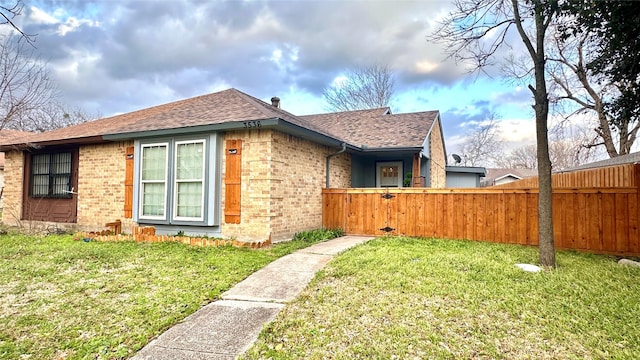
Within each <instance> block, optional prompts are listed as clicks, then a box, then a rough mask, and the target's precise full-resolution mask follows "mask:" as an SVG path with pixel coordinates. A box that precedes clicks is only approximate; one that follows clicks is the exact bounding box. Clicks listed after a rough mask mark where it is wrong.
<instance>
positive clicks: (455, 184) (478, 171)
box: [446, 166, 487, 188]
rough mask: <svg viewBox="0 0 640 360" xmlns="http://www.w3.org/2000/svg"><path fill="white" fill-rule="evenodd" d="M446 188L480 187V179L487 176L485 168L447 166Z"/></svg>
mask: <svg viewBox="0 0 640 360" xmlns="http://www.w3.org/2000/svg"><path fill="white" fill-rule="evenodd" d="M446 170H447V187H448V188H474V187H480V179H481V178H482V177H485V176H487V170H486V169H485V168H483V167H474V166H447V167H446Z"/></svg>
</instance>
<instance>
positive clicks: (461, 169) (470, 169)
mask: <svg viewBox="0 0 640 360" xmlns="http://www.w3.org/2000/svg"><path fill="white" fill-rule="evenodd" d="M444 169H445V171H447V172H455V173H468V174H480V175H481V176H482V177H486V176H487V169H486V168H484V167H476V166H452V165H447V166H445V167H444Z"/></svg>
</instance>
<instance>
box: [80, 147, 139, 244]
mask: <svg viewBox="0 0 640 360" xmlns="http://www.w3.org/2000/svg"><path fill="white" fill-rule="evenodd" d="M128 146H133V141H127V142H115V143H109V144H101V145H89V146H82V147H80V149H79V157H80V161H79V166H78V189H77V191H78V225H79V228H80V229H87V230H95V229H102V228H104V224H106V223H108V222H112V221H115V220H116V219H119V220H120V221H122V230H123V232H126V233H128V234H130V233H131V228H132V226H133V222H132V221H131V219H125V218H124V178H125V168H126V161H125V160H126V149H127V147H128Z"/></svg>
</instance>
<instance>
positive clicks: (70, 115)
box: [11, 102, 100, 132]
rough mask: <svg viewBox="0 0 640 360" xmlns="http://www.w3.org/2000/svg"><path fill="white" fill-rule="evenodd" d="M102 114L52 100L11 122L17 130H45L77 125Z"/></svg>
mask: <svg viewBox="0 0 640 360" xmlns="http://www.w3.org/2000/svg"><path fill="white" fill-rule="evenodd" d="M99 117H100V115H91V114H88V113H87V112H85V111H84V110H83V109H81V108H78V107H71V106H68V105H66V104H62V103H59V102H50V103H48V104H45V105H43V106H42V107H41V108H39V109H37V110H35V111H30V112H28V113H26V114H24V115H23V116H20V117H18V118H17V119H16V121H14V122H13V123H12V124H11V127H12V128H13V129H16V130H22V131H32V132H44V131H49V130H54V129H58V128H62V127H67V126H71V125H77V124H80V123H83V122H87V121H89V120H93V119H97V118H99Z"/></svg>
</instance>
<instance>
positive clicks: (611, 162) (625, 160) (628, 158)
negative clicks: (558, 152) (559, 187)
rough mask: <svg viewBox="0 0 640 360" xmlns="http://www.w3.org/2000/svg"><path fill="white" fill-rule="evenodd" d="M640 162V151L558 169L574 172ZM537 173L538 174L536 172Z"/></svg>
mask: <svg viewBox="0 0 640 360" xmlns="http://www.w3.org/2000/svg"><path fill="white" fill-rule="evenodd" d="M637 163H640V151H637V152H633V153H630V154H625V155H620V156H616V157H613V158H609V159H604V160H599V161H594V162H591V163H588V164H582V165H580V166H576V167H574V168H570V169H564V170H562V171H558V173H565V172H573V171H578V170H587V169H595V168H602V167H607V166H615V165H624V164H637ZM536 175H537V174H536Z"/></svg>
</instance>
